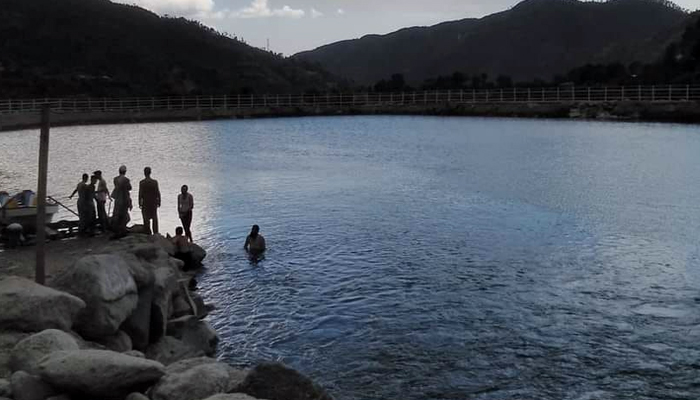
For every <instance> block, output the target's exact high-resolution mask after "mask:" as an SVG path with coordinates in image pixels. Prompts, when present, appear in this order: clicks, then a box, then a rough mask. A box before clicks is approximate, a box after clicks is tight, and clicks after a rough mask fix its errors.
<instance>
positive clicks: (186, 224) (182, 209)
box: [177, 185, 194, 242]
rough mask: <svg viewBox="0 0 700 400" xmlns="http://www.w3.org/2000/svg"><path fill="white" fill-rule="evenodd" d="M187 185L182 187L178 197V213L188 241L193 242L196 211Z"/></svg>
mask: <svg viewBox="0 0 700 400" xmlns="http://www.w3.org/2000/svg"><path fill="white" fill-rule="evenodd" d="M188 190H189V188H188V187H187V185H182V189H181V193H180V194H179V195H177V212H178V214H179V215H180V221H182V226H183V228H185V235H186V236H187V239H188V240H189V241H190V242H192V231H191V230H190V227H191V226H192V209H194V198H193V197H192V194H190V193H188Z"/></svg>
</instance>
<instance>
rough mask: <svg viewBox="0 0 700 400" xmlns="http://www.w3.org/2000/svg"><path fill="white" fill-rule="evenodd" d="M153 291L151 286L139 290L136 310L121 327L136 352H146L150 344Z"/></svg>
mask: <svg viewBox="0 0 700 400" xmlns="http://www.w3.org/2000/svg"><path fill="white" fill-rule="evenodd" d="M154 280H155V278H154ZM154 291H155V290H154V288H153V285H151V286H148V287H143V288H140V289H139V299H138V302H137V304H136V309H135V310H134V311H133V312H132V313H131V316H129V318H127V320H126V321H124V324H122V327H121V328H122V329H123V330H124V332H126V333H127V334H128V335H129V337H130V338H131V343H132V346H133V348H134V349H136V350H141V351H144V350H146V347H148V344H149V343H150V342H151V309H152V306H153V293H154Z"/></svg>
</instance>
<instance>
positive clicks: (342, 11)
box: [336, 8, 345, 15]
mask: <svg viewBox="0 0 700 400" xmlns="http://www.w3.org/2000/svg"><path fill="white" fill-rule="evenodd" d="M336 12H337V13H338V15H343V14H345V10H343V9H342V8H339V9H338V11H336Z"/></svg>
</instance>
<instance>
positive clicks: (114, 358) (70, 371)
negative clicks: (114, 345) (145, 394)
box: [39, 350, 165, 400]
mask: <svg viewBox="0 0 700 400" xmlns="http://www.w3.org/2000/svg"><path fill="white" fill-rule="evenodd" d="M39 371H40V375H41V377H42V379H44V380H45V381H46V382H48V383H50V384H51V385H53V386H54V387H56V388H58V389H61V390H62V391H63V392H67V393H70V394H73V393H75V394H79V395H82V396H92V397H94V398H100V399H118V400H121V399H123V398H124V397H126V396H127V395H128V394H129V393H133V392H138V391H142V390H145V389H147V388H148V387H150V386H151V385H152V384H153V383H155V382H157V381H158V380H159V379H160V378H161V377H162V376H163V375H164V374H165V367H164V366H163V365H162V364H161V363H158V362H155V361H151V360H145V359H142V358H138V357H131V356H127V355H124V354H121V353H115V352H112V351H104V350H79V351H59V352H55V353H53V354H51V355H49V356H47V357H46V358H45V359H44V360H43V361H42V362H41V364H40V366H39Z"/></svg>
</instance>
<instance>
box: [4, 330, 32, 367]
mask: <svg viewBox="0 0 700 400" xmlns="http://www.w3.org/2000/svg"><path fill="white" fill-rule="evenodd" d="M28 336H29V334H28V333H24V332H0V378H9V377H10V375H12V371H11V370H10V354H12V349H14V348H15V346H16V345H17V343H19V342H20V341H21V340H22V339H24V338H26V337H28Z"/></svg>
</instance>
